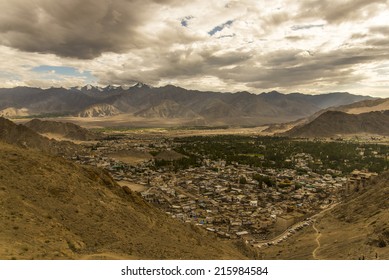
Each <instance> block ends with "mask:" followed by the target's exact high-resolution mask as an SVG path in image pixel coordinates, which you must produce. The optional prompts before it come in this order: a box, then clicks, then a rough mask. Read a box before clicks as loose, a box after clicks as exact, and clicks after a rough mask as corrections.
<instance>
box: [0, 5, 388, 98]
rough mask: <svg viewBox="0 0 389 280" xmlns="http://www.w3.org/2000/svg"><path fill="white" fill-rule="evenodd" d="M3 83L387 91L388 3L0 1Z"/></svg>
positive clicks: (0, 79)
mask: <svg viewBox="0 0 389 280" xmlns="http://www.w3.org/2000/svg"><path fill="white" fill-rule="evenodd" d="M0 8H1V9H2V11H4V12H3V13H1V14H0V87H11V86H17V85H34V86H52V85H54V86H58V85H63V86H75V85H82V84H85V83H93V84H100V85H106V84H121V85H128V84H132V83H134V82H135V81H142V82H145V83H150V84H151V85H154V86H161V85H165V84H169V83H172V84H176V85H178V86H183V87H188V88H192V89H202V90H222V91H239V90H249V91H253V92H261V91H267V90H273V89H276V90H281V91H284V92H292V91H302V92H309V93H314V92H323V91H333V90H349V91H351V92H353V93H361V94H373V95H377V96H378V95H380V96H388V97H389V91H388V89H389V79H388V78H387V77H388V76H389V75H388V70H389V67H388V65H389V57H388V53H389V49H388V43H389V29H388V25H387V23H386V22H387V19H388V18H389V0H342V1H329V0H301V1H297V0H295V1H286V0H276V1H265V0H262V1H257V0H240V1H237V0H218V1H216V0H215V1H202V0H193V1H179V0H94V1H92V0H67V1H52V0H34V1H28V0H12V1H8V0H0Z"/></svg>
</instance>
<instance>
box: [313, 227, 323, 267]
mask: <svg viewBox="0 0 389 280" xmlns="http://www.w3.org/2000/svg"><path fill="white" fill-rule="evenodd" d="M312 227H313V229H314V230H315V231H316V239H315V240H316V243H317V247H316V248H315V250H313V251H312V257H313V259H314V260H319V258H318V257H317V254H316V252H317V250H319V249H320V237H321V232H320V231H319V230H318V229H317V228H316V226H315V223H313V224H312Z"/></svg>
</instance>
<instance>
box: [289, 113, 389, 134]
mask: <svg viewBox="0 0 389 280" xmlns="http://www.w3.org/2000/svg"><path fill="white" fill-rule="evenodd" d="M361 133H368V134H378V135H389V111H374V112H368V113H362V114H347V113H344V112H341V111H327V112H324V113H323V114H321V115H320V116H318V117H317V118H315V119H314V120H313V121H311V122H309V123H307V124H303V125H300V126H296V127H294V128H292V129H291V130H289V131H287V132H286V133H285V134H284V135H287V136H291V137H331V136H335V135H347V134H361Z"/></svg>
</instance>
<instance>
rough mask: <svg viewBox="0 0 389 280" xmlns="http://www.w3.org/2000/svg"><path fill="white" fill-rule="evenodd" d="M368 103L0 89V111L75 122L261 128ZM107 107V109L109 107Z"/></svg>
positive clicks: (343, 97) (139, 87)
mask: <svg viewBox="0 0 389 280" xmlns="http://www.w3.org/2000/svg"><path fill="white" fill-rule="evenodd" d="M369 99H372V98H371V97H368V96H358V95H352V94H349V93H329V94H323V95H305V94H301V93H293V94H282V93H279V92H276V91H272V92H269V93H262V94H251V93H249V92H237V93H220V92H201V91H195V90H186V89H184V88H180V87H176V86H173V85H167V86H164V87H159V88H153V87H150V86H148V85H145V84H142V83H137V84H136V85H134V86H132V87H130V88H124V87H116V86H107V87H104V88H102V87H96V86H91V85H87V86H85V87H77V88H71V89H64V88H51V89H47V90H41V89H30V90H29V89H28V88H16V89H9V90H6V89H0V104H1V105H0V111H1V110H5V109H6V110H11V109H10V108H14V109H12V111H13V112H17V110H20V109H22V108H23V110H27V111H25V112H28V113H29V114H30V115H40V114H50V113H52V114H54V113H55V114H71V115H76V116H80V117H106V116H113V115H116V114H125V115H127V116H128V117H131V116H136V117H141V118H144V119H149V118H160V119H161V122H163V121H164V120H168V119H182V120H185V119H186V120H187V121H183V123H188V121H193V119H195V120H196V122H200V123H206V124H208V125H215V124H217V125H220V124H224V125H261V124H266V123H281V122H286V121H293V120H296V119H300V118H305V117H307V116H310V115H312V114H314V113H316V112H318V111H320V110H322V109H325V108H327V107H329V106H340V105H347V104H350V103H353V102H357V101H362V100H369ZM109 106H112V107H109Z"/></svg>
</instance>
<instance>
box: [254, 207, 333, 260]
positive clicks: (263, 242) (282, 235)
mask: <svg viewBox="0 0 389 280" xmlns="http://www.w3.org/2000/svg"><path fill="white" fill-rule="evenodd" d="M338 204H339V202H338V203H334V204H332V205H331V206H329V207H328V208H326V209H324V210H322V211H321V212H319V213H317V214H315V215H313V216H312V217H310V220H311V222H312V221H313V223H312V226H313V228H314V229H315V230H316V234H317V236H316V242H317V243H318V246H317V247H316V249H315V250H314V252H315V255H316V251H317V250H318V249H319V248H320V241H319V238H320V236H321V234H320V233H319V231H318V230H317V229H316V227H315V222H316V219H317V218H319V217H321V216H322V215H323V214H324V213H325V212H327V211H329V210H331V209H332V208H334V207H335V206H336V205H338ZM311 222H309V221H308V223H309V224H310V223H311ZM305 223H307V221H301V222H298V223H296V224H294V225H292V226H290V227H289V228H288V229H286V230H285V231H284V232H282V233H281V234H279V235H277V236H276V237H273V238H272V239H267V240H264V241H261V242H259V243H257V244H256V245H255V246H256V247H259V248H260V247H261V246H263V245H265V244H267V243H269V242H277V241H283V240H284V238H287V237H288V233H289V231H290V230H294V231H296V229H297V228H298V227H299V226H306V225H304V224H305ZM312 255H313V252H312Z"/></svg>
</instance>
